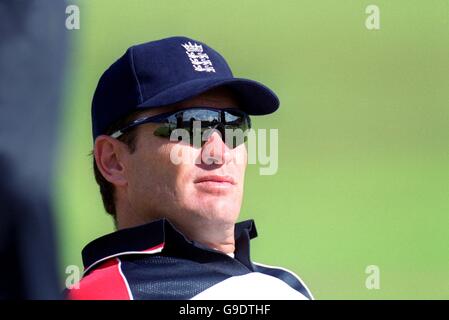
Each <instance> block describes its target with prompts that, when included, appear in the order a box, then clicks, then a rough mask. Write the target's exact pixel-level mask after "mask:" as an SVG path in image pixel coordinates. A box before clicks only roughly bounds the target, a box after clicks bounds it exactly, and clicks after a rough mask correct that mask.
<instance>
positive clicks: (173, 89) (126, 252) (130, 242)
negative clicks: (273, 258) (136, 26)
mask: <svg viewBox="0 0 449 320" xmlns="http://www.w3.org/2000/svg"><path fill="white" fill-rule="evenodd" d="M278 105H279V100H278V98H277V97H276V95H275V94H274V93H273V92H272V91H271V90H270V89H268V88H267V87H265V86H264V85H262V84H260V83H258V82H255V81H252V80H246V79H238V78H234V77H233V75H232V73H231V70H230V68H229V66H228V65H227V63H226V61H225V60H224V58H223V57H222V56H221V55H220V54H219V53H217V52H216V51H214V50H213V49H212V48H210V47H208V46H207V45H205V44H204V43H201V42H199V41H195V40H192V39H189V38H186V37H172V38H167V39H162V40H159V41H154V42H149V43H145V44H141V45H137V46H133V47H131V48H129V49H128V50H127V51H126V53H125V54H124V55H123V56H122V57H121V58H120V59H118V60H117V61H116V62H115V63H114V64H113V65H111V66H110V68H109V69H108V70H106V71H105V73H104V74H103V75H102V77H101V79H100V81H99V84H98V87H97V89H96V92H95V95H94V98H93V104H92V121H93V138H94V144H95V146H94V156H95V162H94V169H95V174H96V178H97V182H98V183H99V185H100V191H101V193H102V197H103V201H104V204H105V208H106V211H108V212H109V213H110V214H112V215H113V216H114V219H115V222H116V226H117V229H118V231H117V232H115V233H112V234H109V235H106V236H104V237H101V238H99V239H97V240H94V241H93V242H91V243H90V244H88V245H87V246H86V247H85V248H84V250H83V262H84V265H85V268H86V269H85V273H84V277H83V279H82V280H81V281H80V284H79V288H78V289H72V290H70V291H69V293H68V295H69V298H71V299H311V298H312V295H311V293H310V292H309V290H308V289H307V288H306V286H305V285H304V284H303V283H302V281H301V280H300V279H299V278H298V277H297V276H296V275H295V274H293V273H292V272H290V271H287V270H285V269H282V268H276V267H268V266H263V265H260V264H256V263H254V262H252V261H251V260H250V251H249V249H250V245H249V241H250V239H251V238H254V237H255V236H256V229H255V226H254V222H253V221H252V220H249V221H244V222H240V223H237V224H235V223H236V221H237V219H238V216H239V213H240V208H241V203H242V197H243V180H244V173H245V168H246V159H247V151H246V147H245V144H243V143H242V141H241V139H240V140H239V139H235V140H232V141H231V142H230V141H227V139H226V132H225V130H227V129H229V130H236V131H237V130H241V131H246V130H247V129H248V128H250V125H251V123H250V118H249V116H248V114H252V115H262V114H268V113H272V112H274V111H275V110H276V109H277V108H278ZM196 125H199V127H198V126H197V127H195V126H196ZM195 128H196V129H197V131H195ZM177 130H178V133H179V135H177V134H176V131H177ZM183 133H186V135H183ZM196 133H200V134H201V137H202V139H201V141H200V142H199V143H198V140H197V141H196V143H195V141H194V140H195V137H197V136H196ZM174 136H177V137H178V138H179V137H183V139H181V141H178V139H173V137H174ZM223 140H224V141H223ZM179 155H181V156H180V157H181V159H182V160H183V161H177V160H176V156H179ZM186 159H187V160H186ZM189 159H190V160H189ZM239 159H240V160H242V159H243V161H239ZM178 160H179V159H178Z"/></svg>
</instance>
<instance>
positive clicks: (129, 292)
mask: <svg viewBox="0 0 449 320" xmlns="http://www.w3.org/2000/svg"><path fill="white" fill-rule="evenodd" d="M116 259H117V261H118V271H119V272H120V275H121V276H122V279H123V281H124V282H125V286H126V290H127V291H128V296H129V300H134V297H133V294H132V292H131V288H130V287H129V283H128V280H127V279H126V277H125V275H124V274H123V271H122V261H121V260H120V258H116Z"/></svg>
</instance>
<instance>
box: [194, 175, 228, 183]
mask: <svg viewBox="0 0 449 320" xmlns="http://www.w3.org/2000/svg"><path fill="white" fill-rule="evenodd" d="M194 182H195V183H206V182H210V183H222V184H233V185H234V184H236V182H235V180H234V178H232V177H231V176H220V175H208V176H203V177H199V178H198V179H196V180H195V181H194Z"/></svg>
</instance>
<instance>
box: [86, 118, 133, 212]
mask: <svg viewBox="0 0 449 320" xmlns="http://www.w3.org/2000/svg"><path fill="white" fill-rule="evenodd" d="M139 114H140V112H138V113H133V114H131V115H129V116H127V117H125V118H123V119H121V120H119V121H117V122H116V123H114V124H113V125H111V126H110V127H109V128H108V129H107V130H106V132H105V133H104V134H106V135H111V134H112V133H114V132H115V131H117V130H120V128H123V127H124V126H125V125H127V124H128V123H129V122H131V121H133V120H135V119H136V118H137V116H138V115H139ZM118 140H120V141H121V142H123V143H125V144H126V145H127V146H128V149H129V151H130V153H133V152H134V151H136V146H137V144H136V141H137V130H134V129H133V130H130V131H128V132H126V133H124V134H123V135H121V136H120V137H119V138H118ZM93 154H94V153H93V151H92V155H93ZM93 169H94V175H95V180H96V181H97V183H98V186H99V187H100V193H101V198H102V200H103V206H104V209H105V210H106V212H107V213H109V214H110V215H112V216H113V218H114V220H116V218H117V217H116V214H117V212H116V208H115V188H114V185H113V184H112V183H110V182H109V181H108V180H106V179H105V178H104V177H103V175H102V174H101V172H100V170H99V169H98V167H97V163H96V161H95V157H93Z"/></svg>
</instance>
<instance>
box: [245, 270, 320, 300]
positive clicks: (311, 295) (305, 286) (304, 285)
mask: <svg viewBox="0 0 449 320" xmlns="http://www.w3.org/2000/svg"><path fill="white" fill-rule="evenodd" d="M253 263H254V264H255V265H259V266H261V267H266V268H271V269H279V270H282V271H285V272H288V273H290V274H291V275H292V276H294V277H295V278H296V279H298V281H299V282H300V283H301V284H302V286H303V287H304V288H305V289H306V290H307V292H308V293H309V295H310V298H311V300H315V298H314V297H313V294H312V292H311V291H310V289H309V288H308V287H307V285H306V284H305V283H304V281H302V279H301V278H300V277H299V276H298V275H297V274H296V273H294V272H293V271H291V270H288V269H286V268H282V267H277V266H270V265H267V264H262V263H258V262H254V261H253ZM261 273H263V272H261Z"/></svg>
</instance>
